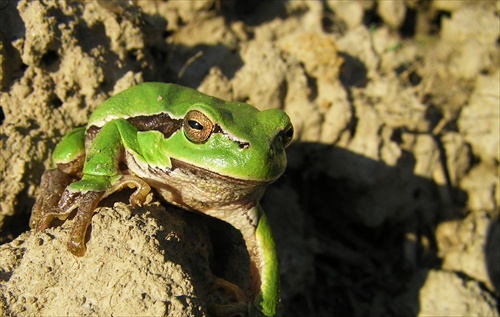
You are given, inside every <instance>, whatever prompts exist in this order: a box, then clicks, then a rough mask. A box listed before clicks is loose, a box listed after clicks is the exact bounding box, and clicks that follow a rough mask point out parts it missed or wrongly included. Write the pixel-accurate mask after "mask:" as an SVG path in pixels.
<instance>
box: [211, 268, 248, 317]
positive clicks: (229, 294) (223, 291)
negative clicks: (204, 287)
mask: <svg viewBox="0 0 500 317" xmlns="http://www.w3.org/2000/svg"><path fill="white" fill-rule="evenodd" d="M211 294H218V295H219V294H220V296H221V297H223V298H224V299H227V303H220V304H219V303H217V304H216V303H212V304H211V305H210V306H209V310H210V313H212V314H213V315H215V316H218V317H246V316H248V307H249V303H250V302H251V301H250V298H249V297H248V296H247V295H246V294H245V292H244V291H243V290H242V289H241V288H240V287H239V286H237V285H235V284H233V283H231V282H228V281H226V280H224V279H221V278H217V279H216V280H215V281H214V284H213V286H212V289H211Z"/></svg>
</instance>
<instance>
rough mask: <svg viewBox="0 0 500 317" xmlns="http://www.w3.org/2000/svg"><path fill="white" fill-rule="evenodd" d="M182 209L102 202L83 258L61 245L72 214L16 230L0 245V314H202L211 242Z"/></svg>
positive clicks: (63, 243) (198, 222)
mask: <svg viewBox="0 0 500 317" xmlns="http://www.w3.org/2000/svg"><path fill="white" fill-rule="evenodd" d="M184 216H186V214H185V212H183V211H173V212H171V211H169V212H167V211H166V210H165V208H164V207H160V206H154V205H152V206H149V207H144V208H142V209H137V210H130V209H129V208H127V207H126V205H124V204H122V203H117V204H115V206H114V208H113V209H112V208H100V209H99V210H98V212H97V213H96V214H95V215H94V217H93V221H92V227H91V228H92V230H91V234H90V239H89V240H88V242H87V252H86V254H85V256H83V257H81V258H80V257H75V256H74V255H72V254H71V253H70V252H68V251H67V249H66V246H65V242H66V241H67V239H68V229H69V228H70V227H69V226H70V225H71V221H67V222H66V223H64V225H63V226H60V227H54V228H50V229H47V230H45V231H44V232H42V233H37V234H34V233H33V231H30V232H26V233H24V234H22V235H21V236H19V237H18V238H17V239H16V240H14V241H12V242H10V243H8V244H4V245H2V246H1V248H0V259H1V262H0V268H1V275H0V276H1V280H0V289H1V292H2V294H3V296H2V298H3V301H4V303H3V308H2V309H3V311H2V310H0V312H1V315H16V316H33V315H46V316H47V315H52V316H53V315H89V314H96V315H108V316H109V315H150V316H151V315H156V316H158V315H169V316H180V315H182V316H206V314H207V311H206V308H207V306H206V303H204V299H203V298H205V299H206V298H207V296H208V295H207V291H208V290H209V288H210V285H209V284H207V283H210V280H211V276H210V273H209V274H208V275H206V273H207V272H209V267H208V253H207V251H208V250H209V249H207V248H208V247H210V244H208V243H206V234H207V232H206V226H204V225H203V224H202V222H201V221H200V220H199V219H198V220H197V219H196V218H197V217H194V218H193V219H189V218H190V217H189V216H190V215H187V217H188V218H184ZM188 219H189V220H188ZM186 221H190V224H189V225H188V224H187V223H186ZM204 230H205V231H204ZM187 250H189V251H188V252H186V251H187ZM207 269H208V271H207ZM212 278H213V277H212ZM212 280H213V279H212ZM203 293H204V294H203ZM1 307H2V306H1V305H0V308H1Z"/></svg>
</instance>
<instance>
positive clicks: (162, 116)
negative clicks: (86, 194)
mask: <svg viewBox="0 0 500 317" xmlns="http://www.w3.org/2000/svg"><path fill="white" fill-rule="evenodd" d="M127 121H128V122H130V123H131V124H132V125H134V126H135V127H136V128H137V130H138V131H159V132H161V133H162V134H163V136H164V137H165V139H168V138H169V137H171V136H172V134H174V133H175V132H176V131H178V130H180V129H182V123H183V120H182V119H172V118H171V117H170V116H169V115H168V114H166V113H158V114H154V115H151V116H136V117H130V118H127ZM100 130H101V128H100V127H97V126H94V125H93V126H90V127H89V128H87V139H89V140H90V141H92V140H94V138H95V136H96V135H97V133H99V131H100ZM212 133H220V134H223V135H225V134H226V133H225V132H224V131H223V130H222V128H221V127H220V126H219V125H218V124H216V125H215V126H214V129H213V131H212ZM233 141H234V142H236V143H238V146H239V147H240V148H242V149H246V148H248V147H250V143H248V142H239V141H236V140H233Z"/></svg>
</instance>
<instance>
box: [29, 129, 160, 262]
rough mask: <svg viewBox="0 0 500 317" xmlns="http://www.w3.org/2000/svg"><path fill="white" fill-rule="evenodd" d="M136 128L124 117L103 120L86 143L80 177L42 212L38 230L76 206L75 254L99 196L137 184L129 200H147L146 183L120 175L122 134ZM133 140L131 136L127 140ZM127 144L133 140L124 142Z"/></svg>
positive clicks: (82, 244)
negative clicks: (95, 133) (94, 134)
mask: <svg viewBox="0 0 500 317" xmlns="http://www.w3.org/2000/svg"><path fill="white" fill-rule="evenodd" d="M136 132H137V131H136V130H135V128H134V127H133V126H132V125H130V124H129V123H128V122H126V121H125V120H120V119H118V120H113V121H111V122H108V123H106V124H105V125H104V126H103V127H102V128H101V129H100V131H99V132H98V133H97V135H96V136H95V138H94V139H93V140H91V141H90V144H89V146H88V149H87V152H86V156H85V164H84V165H83V171H82V174H83V176H82V178H81V179H80V180H79V181H76V182H74V183H71V184H70V185H68V186H67V187H66V188H65V190H64V192H63V194H62V196H61V198H60V200H59V202H58V204H57V206H56V207H55V208H52V209H50V210H48V211H45V212H44V217H43V219H41V220H39V221H38V226H37V229H38V230H43V229H45V228H46V227H47V226H48V225H49V224H50V221H51V220H52V219H53V218H55V217H57V218H60V219H65V218H66V217H67V216H68V215H69V214H70V213H71V211H72V210H74V209H75V208H78V211H77V213H76V215H75V218H74V224H73V228H72V231H71V235H70V240H69V242H68V249H69V250H70V251H71V252H72V253H73V254H75V255H77V256H83V255H84V254H85V235H86V232H87V228H88V226H89V225H90V222H91V220H92V215H93V213H94V210H95V208H96V207H97V204H98V203H99V201H101V199H103V198H104V197H106V196H108V195H110V194H111V193H113V192H115V191H117V190H120V189H121V188H123V187H125V186H128V187H136V188H137V190H136V191H135V192H134V193H133V194H132V195H131V197H130V202H131V204H132V205H134V206H138V205H140V204H142V203H144V202H145V201H146V198H147V195H148V193H149V191H150V187H149V185H148V184H147V183H146V182H145V181H144V180H142V179H140V178H138V177H136V176H132V175H122V173H123V171H120V169H119V167H120V163H121V162H122V160H123V155H124V154H123V153H124V145H123V140H124V137H123V135H124V134H127V135H129V136H130V135H135V133H136ZM128 142H129V143H133V142H134V140H130V139H129V140H128ZM127 145H128V146H129V147H130V146H133V144H127Z"/></svg>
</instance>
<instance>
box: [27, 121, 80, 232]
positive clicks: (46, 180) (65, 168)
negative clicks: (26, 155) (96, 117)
mask: <svg viewBox="0 0 500 317" xmlns="http://www.w3.org/2000/svg"><path fill="white" fill-rule="evenodd" d="M84 142H85V128H83V127H80V128H76V129H73V130H71V131H70V132H68V133H67V134H66V135H65V136H64V137H63V138H62V140H61V142H59V143H58V145H57V146H56V148H55V150H54V152H53V154H52V161H53V164H54V165H55V166H56V167H55V168H53V169H50V170H47V171H45V172H44V173H43V175H42V180H41V184H40V191H39V194H38V196H37V198H36V201H35V204H34V206H33V209H32V211H31V218H30V222H29V223H30V227H31V228H32V229H34V230H35V231H37V232H38V231H42V230H43V229H45V228H47V227H48V226H49V225H50V222H51V221H52V219H53V218H54V217H56V216H58V217H59V218H65V217H64V215H65V213H64V212H61V211H60V210H58V205H59V202H60V200H61V197H62V195H63V192H64V190H65V189H66V187H67V186H68V185H69V184H71V183H72V182H74V181H75V180H77V179H79V178H81V174H82V169H83V163H84V160H85V143H84Z"/></svg>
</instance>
